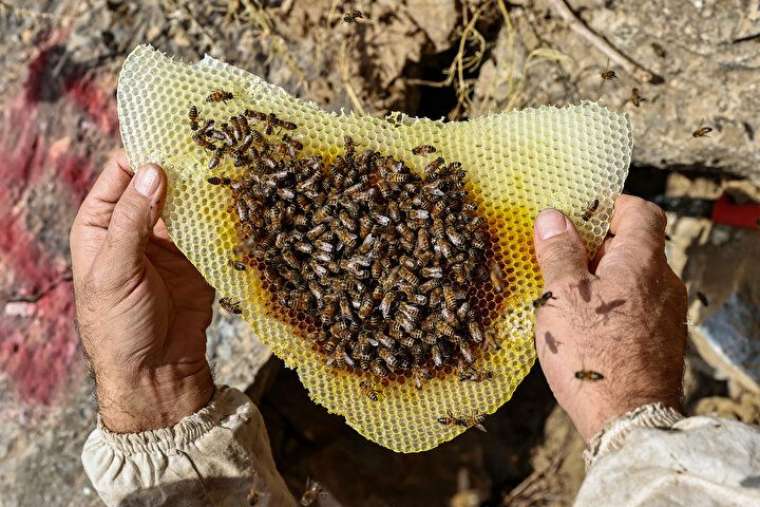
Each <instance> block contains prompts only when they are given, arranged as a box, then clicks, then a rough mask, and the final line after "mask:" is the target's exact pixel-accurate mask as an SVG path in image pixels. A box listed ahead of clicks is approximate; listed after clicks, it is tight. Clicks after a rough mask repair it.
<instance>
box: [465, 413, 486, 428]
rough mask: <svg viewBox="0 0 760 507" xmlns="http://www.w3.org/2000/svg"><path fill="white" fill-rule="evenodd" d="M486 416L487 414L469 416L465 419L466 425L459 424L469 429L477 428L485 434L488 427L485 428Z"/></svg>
mask: <svg viewBox="0 0 760 507" xmlns="http://www.w3.org/2000/svg"><path fill="white" fill-rule="evenodd" d="M485 418H486V415H485V414H477V413H475V414H472V415H469V416H466V417H464V418H463V421H464V424H461V423H458V424H459V425H460V426H466V427H468V428H476V429H478V430H480V431H483V432H485V431H486V427H485V426H483V421H484V420H485Z"/></svg>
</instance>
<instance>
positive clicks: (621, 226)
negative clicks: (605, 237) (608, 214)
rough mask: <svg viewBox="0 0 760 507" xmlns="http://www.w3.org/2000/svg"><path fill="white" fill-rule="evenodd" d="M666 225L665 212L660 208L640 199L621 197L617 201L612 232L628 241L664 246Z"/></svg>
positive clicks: (611, 226) (611, 227)
mask: <svg viewBox="0 0 760 507" xmlns="http://www.w3.org/2000/svg"><path fill="white" fill-rule="evenodd" d="M666 225H667V218H666V217H665V212H663V211H662V209H661V208H660V207H659V206H657V205H656V204H654V203H652V202H649V201H645V200H644V199H641V198H639V197H635V196H632V195H621V196H620V197H618V199H617V200H616V201H615V212H614V213H613V214H612V220H611V221H610V232H611V233H612V234H614V235H615V236H618V237H620V238H623V239H625V240H626V241H631V242H640V241H643V242H645V243H647V244H652V245H660V244H662V245H663V246H664V244H665V226H666ZM618 243H619V242H618Z"/></svg>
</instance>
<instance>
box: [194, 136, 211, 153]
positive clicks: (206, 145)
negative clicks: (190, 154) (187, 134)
mask: <svg viewBox="0 0 760 507" xmlns="http://www.w3.org/2000/svg"><path fill="white" fill-rule="evenodd" d="M192 139H193V142H194V143H195V144H197V145H198V146H200V147H201V148H203V149H206V150H209V151H216V145H215V144H214V143H212V142H210V141H209V140H208V139H206V137H205V136H204V135H203V134H201V133H200V132H197V133H195V134H193V137H192Z"/></svg>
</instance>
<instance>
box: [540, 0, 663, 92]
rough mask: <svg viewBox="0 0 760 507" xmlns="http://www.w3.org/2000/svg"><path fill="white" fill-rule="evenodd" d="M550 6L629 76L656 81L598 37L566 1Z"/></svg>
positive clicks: (552, 0)
mask: <svg viewBox="0 0 760 507" xmlns="http://www.w3.org/2000/svg"><path fill="white" fill-rule="evenodd" d="M549 4H550V5H551V6H552V7H554V10H556V11H557V13H558V14H559V15H560V16H562V18H564V20H565V21H566V22H567V24H568V25H569V26H570V28H571V29H572V30H574V31H575V32H576V33H577V34H578V35H580V36H581V37H583V38H584V39H586V40H587V41H589V42H590V43H591V44H592V45H593V46H594V47H596V48H597V49H598V50H599V51H601V52H602V53H604V54H605V56H607V57H609V59H610V60H612V61H613V62H614V63H615V64H617V65H619V66H620V67H622V68H623V70H625V71H626V72H627V73H628V74H630V75H632V76H633V77H634V78H635V79H636V80H637V81H641V82H644V83H649V82H652V81H654V80H655V78H656V76H655V75H654V74H652V73H651V72H649V71H648V70H646V69H644V68H643V67H642V66H641V65H639V64H637V63H636V62H634V61H633V60H631V59H630V58H629V57H627V56H626V55H624V54H623V53H621V52H620V51H618V50H617V49H615V48H614V47H612V45H611V44H610V43H609V42H607V41H606V40H605V39H604V38H603V37H601V36H599V35H597V34H596V33H594V32H593V31H591V29H590V28H589V27H588V26H586V24H585V23H584V22H583V21H581V19H580V18H579V17H578V16H576V15H575V13H574V12H573V11H572V10H571V9H570V7H568V5H567V3H566V2H565V0H549Z"/></svg>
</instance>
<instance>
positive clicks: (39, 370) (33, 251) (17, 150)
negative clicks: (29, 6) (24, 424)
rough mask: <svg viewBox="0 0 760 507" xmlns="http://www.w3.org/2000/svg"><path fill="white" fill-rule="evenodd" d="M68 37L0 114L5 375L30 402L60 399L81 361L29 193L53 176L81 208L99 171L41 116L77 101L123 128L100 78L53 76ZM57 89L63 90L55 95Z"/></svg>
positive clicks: (45, 49) (91, 116) (98, 118)
mask: <svg viewBox="0 0 760 507" xmlns="http://www.w3.org/2000/svg"><path fill="white" fill-rule="evenodd" d="M62 37H63V35H62V34H57V35H55V34H54V35H53V36H52V37H51V38H50V39H49V40H48V42H47V43H45V44H43V45H42V46H41V47H40V50H39V52H38V54H37V56H36V57H35V58H34V59H33V60H32V61H31V63H30V64H29V69H28V76H27V79H26V80H25V82H24V88H23V91H22V93H21V94H20V95H19V96H17V97H15V98H14V99H12V100H10V101H9V102H7V103H6V104H5V105H4V107H3V110H4V113H3V115H2V117H1V118H0V181H2V182H3V184H2V185H0V266H3V269H2V270H0V375H3V376H6V377H7V378H10V379H11V383H12V385H13V386H14V387H15V389H16V391H17V393H18V394H19V396H20V398H21V399H22V400H23V401H25V402H27V403H30V404H49V403H51V402H52V401H53V400H55V397H56V395H57V394H58V393H59V392H61V390H62V387H63V386H64V385H65V383H66V381H67V379H68V378H69V376H70V374H71V372H72V370H77V371H79V370H80V369H81V364H80V363H79V362H78V357H79V354H78V348H79V340H78V337H77V334H76V329H75V326H74V299H73V289H72V284H71V282H70V281H67V280H66V277H65V276H64V275H63V272H64V271H65V270H66V267H65V266H64V265H62V262H61V259H62V258H63V253H62V252H56V251H48V250H47V248H48V247H46V246H45V244H43V243H42V242H40V241H39V240H38V238H37V236H36V234H37V233H36V232H33V231H30V230H27V220H26V218H27V214H28V213H34V212H35V210H29V209H27V208H26V207H25V206H24V200H25V199H26V198H27V197H28V192H29V190H30V189H33V188H36V187H35V185H38V186H39V185H40V184H42V183H44V182H45V181H53V180H55V181H58V182H60V183H61V184H62V185H61V187H62V189H63V190H64V191H63V192H62V195H60V196H56V198H58V199H65V200H66V201H67V203H66V204H67V205H68V206H70V207H71V208H72V210H75V209H76V208H77V207H78V206H79V203H80V202H81V200H82V199H83V198H84V196H85V195H86V192H87V190H88V189H89V187H90V186H91V184H92V181H93V180H94V177H95V176H96V170H95V168H94V166H93V164H92V162H91V161H90V160H89V159H88V157H87V156H85V155H83V154H82V153H86V147H77V146H73V145H72V144H73V143H71V141H70V140H69V139H68V138H63V139H58V140H57V141H53V140H51V139H48V138H47V136H46V133H45V132H44V131H43V130H42V127H41V123H40V120H41V118H44V117H45V115H48V117H49V116H50V115H54V114H55V112H56V111H57V110H58V109H62V108H64V107H65V106H66V105H67V104H74V105H76V106H77V108H78V109H80V110H81V111H82V114H83V117H84V119H85V120H89V121H91V122H92V123H93V124H95V125H96V126H97V127H98V129H99V130H100V131H101V132H102V133H103V134H105V135H108V136H112V135H114V134H116V132H117V130H118V128H117V125H118V124H117V121H116V107H115V100H114V99H113V96H112V95H111V94H110V93H108V92H106V91H104V90H103V89H101V88H100V87H99V86H97V85H96V84H95V83H96V81H95V80H93V79H92V78H90V77H81V76H80V75H76V73H71V74H69V76H68V77H67V76H61V77H60V79H61V80H62V82H61V83H59V86H58V87H57V88H56V85H55V84H51V83H50V82H49V80H50V72H51V67H52V64H53V63H55V62H57V61H58V60H56V59H55V57H56V52H60V50H61V46H60V45H59V42H60V41H61V40H62ZM58 57H60V55H58ZM84 75H86V74H82V76H84ZM54 77H55V76H54ZM51 90H53V91H55V90H59V91H61V92H62V93H61V94H60V95H59V96H55V94H53V96H51V95H50V93H48V92H50V91H51ZM46 93H47V95H46ZM43 102H47V103H45V104H43ZM68 110H71V107H70V106H69V107H68ZM14 299H17V300H18V301H16V302H14ZM6 303H7V304H6Z"/></svg>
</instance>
